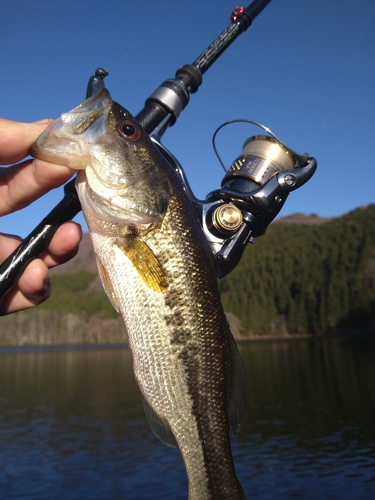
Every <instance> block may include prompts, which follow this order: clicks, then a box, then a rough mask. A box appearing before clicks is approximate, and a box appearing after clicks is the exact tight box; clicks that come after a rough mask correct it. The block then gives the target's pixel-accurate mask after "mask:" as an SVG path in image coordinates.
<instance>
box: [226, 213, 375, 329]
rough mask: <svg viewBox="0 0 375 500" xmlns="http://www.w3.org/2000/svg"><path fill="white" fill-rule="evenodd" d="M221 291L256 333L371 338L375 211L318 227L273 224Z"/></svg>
mask: <svg viewBox="0 0 375 500" xmlns="http://www.w3.org/2000/svg"><path fill="white" fill-rule="evenodd" d="M220 290H221V295H222V300H223V304H224V308H225V310H226V311H230V312H232V313H233V314H235V315H236V316H237V317H238V318H239V319H240V321H241V323H242V327H243V329H244V330H245V331H247V332H248V331H251V332H252V333H253V334H267V333H270V332H272V333H275V334H286V333H289V334H306V333H310V334H316V333H325V332H332V331H340V332H344V331H363V330H370V329H371V328H372V329H373V331H374V332H375V205H371V206H369V207H366V208H359V209H357V210H355V211H353V212H351V213H349V214H347V215H345V216H343V217H340V218H337V219H333V220H330V221H328V222H325V223H324V224H321V225H319V226H313V225H296V224H273V225H272V226H271V227H270V228H269V230H268V231H267V234H266V235H265V236H263V237H262V238H259V239H258V240H257V241H256V243H255V245H249V246H248V248H247V249H246V251H245V254H244V256H243V258H242V260H241V263H240V265H239V266H238V267H237V268H236V269H235V270H234V271H233V272H232V273H231V274H230V275H229V276H228V277H227V278H225V279H224V280H222V281H221V282H220Z"/></svg>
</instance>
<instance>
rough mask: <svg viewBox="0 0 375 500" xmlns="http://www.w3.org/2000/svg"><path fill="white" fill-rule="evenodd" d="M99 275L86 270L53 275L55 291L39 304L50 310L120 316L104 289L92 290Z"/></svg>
mask: <svg viewBox="0 0 375 500" xmlns="http://www.w3.org/2000/svg"><path fill="white" fill-rule="evenodd" d="M96 277H97V275H96V274H95V273H89V272H86V271H79V272H77V273H72V274H62V275H58V276H52V277H51V284H52V290H53V293H52V294H51V297H50V298H49V299H48V300H46V302H44V303H43V304H41V305H40V306H39V308H41V309H45V310H48V311H57V312H59V313H62V314H64V313H71V314H77V315H78V314H80V313H82V312H85V313H86V314H87V315H88V316H94V315H98V316H102V317H110V318H115V317H117V316H118V314H117V312H116V311H115V310H114V309H113V307H112V305H111V303H110V302H109V300H108V297H107V295H106V294H105V292H104V291H103V290H90V289H89V285H90V284H91V283H92V282H93V281H94V280H95V278H96Z"/></svg>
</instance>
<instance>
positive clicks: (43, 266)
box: [0, 222, 82, 314]
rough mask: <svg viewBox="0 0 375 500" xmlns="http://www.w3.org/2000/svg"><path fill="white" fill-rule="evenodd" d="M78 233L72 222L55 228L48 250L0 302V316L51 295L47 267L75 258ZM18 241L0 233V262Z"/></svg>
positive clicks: (36, 302) (13, 237)
mask: <svg viewBox="0 0 375 500" xmlns="http://www.w3.org/2000/svg"><path fill="white" fill-rule="evenodd" d="M81 238H82V230H81V227H80V226H79V224H76V223H75V222H66V223H65V224H63V225H62V226H60V227H59V228H58V230H57V231H56V233H55V235H54V236H53V238H52V240H51V242H50V245H49V247H48V249H47V250H46V251H45V252H44V253H43V255H42V256H41V258H39V259H35V260H33V261H32V262H31V263H30V264H29V265H28V266H27V267H26V269H25V271H24V272H23V274H22V276H21V277H20V278H19V280H18V282H17V283H15V284H14V286H13V287H12V288H11V289H10V290H9V292H8V293H7V294H6V295H5V297H4V298H3V299H2V300H1V301H0V314H10V313H13V312H16V311H20V310H22V309H28V308H30V307H33V306H35V305H37V304H40V303H41V302H43V301H44V300H46V299H47V298H48V297H49V296H50V293H51V285H50V282H49V279H48V268H50V267H55V266H57V265H59V264H62V263H64V262H66V261H68V260H69V259H71V258H72V257H74V255H76V253H77V251H78V244H79V242H80V240H81ZM20 241H21V239H20V238H19V237H17V236H13V235H1V234H0V260H1V261H3V260H4V259H5V258H6V257H8V255H10V254H11V253H12V252H13V251H14V250H15V249H16V248H17V246H18V245H19V243H20Z"/></svg>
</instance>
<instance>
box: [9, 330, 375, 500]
mask: <svg viewBox="0 0 375 500" xmlns="http://www.w3.org/2000/svg"><path fill="white" fill-rule="evenodd" d="M240 350H241V353H242V356H243V359H244V362H245V367H246V371H247V374H248V379H249V387H250V408H249V413H248V417H247V420H246V423H245V425H244V427H243V429H242V430H241V432H240V433H239V435H238V436H235V437H234V438H233V441H232V443H233V453H234V460H235V464H236V469H237V472H238V476H239V478H240V480H241V483H242V485H243V487H244V490H245V492H246V495H247V497H248V499H254V500H255V499H278V500H279V499H294V498H303V499H319V500H320V499H358V500H365V499H371V500H373V499H374V498H375V338H374V337H359V338H353V337H342V338H325V339H315V340H288V341H283V340H279V341H253V342H247V343H242V344H240ZM0 498H1V499H6V500H10V499H18V500H26V499H38V500H42V499H54V500H58V499H64V500H78V499H85V500H87V499H90V500H96V499H98V500H99V499H103V500H119V499H126V500H147V499H162V500H172V499H173V500H179V499H181V500H182V499H187V481H186V476H185V470H184V467H183V464H182V460H181V458H180V455H179V452H178V450H175V449H172V448H168V447H166V446H164V445H163V444H161V443H160V442H159V441H158V440H157V439H156V438H155V437H154V436H153V434H152V433H151V432H150V430H149V428H148V426H147V423H146V421H145V416H144V414H143V408H142V404H141V400H140V397H139V394H138V390H137V388H136V386H135V382H134V377H133V373H132V368H131V357H130V352H129V351H128V350H127V349H126V348H124V347H121V346H119V347H112V348H102V347H101V348H74V349H73V348H2V349H0Z"/></svg>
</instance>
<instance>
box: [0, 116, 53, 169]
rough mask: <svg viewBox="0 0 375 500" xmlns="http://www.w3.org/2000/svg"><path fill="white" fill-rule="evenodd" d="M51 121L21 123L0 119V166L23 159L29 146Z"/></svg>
mask: <svg viewBox="0 0 375 500" xmlns="http://www.w3.org/2000/svg"><path fill="white" fill-rule="evenodd" d="M51 121H52V120H48V119H47V120H40V121H39V122H34V123H21V122H15V121H12V120H5V119H4V118H0V129H1V134H0V164H1V165H9V164H10V163H16V162H17V161H21V160H22V158H25V156H27V154H28V151H29V149H30V146H31V144H32V143H33V142H34V141H35V140H36V138H37V137H38V136H39V135H40V134H41V133H42V132H43V130H44V129H45V128H46V126H47V125H48V124H49V123H51Z"/></svg>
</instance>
